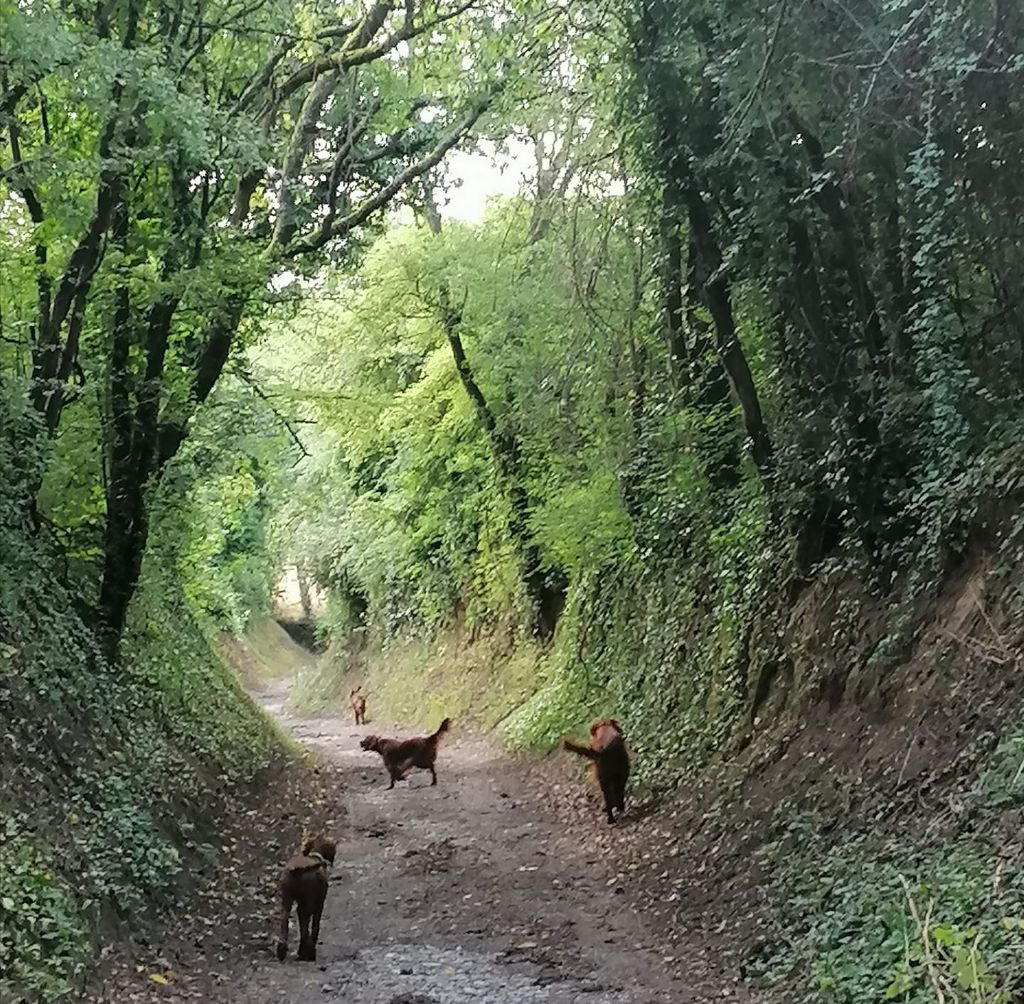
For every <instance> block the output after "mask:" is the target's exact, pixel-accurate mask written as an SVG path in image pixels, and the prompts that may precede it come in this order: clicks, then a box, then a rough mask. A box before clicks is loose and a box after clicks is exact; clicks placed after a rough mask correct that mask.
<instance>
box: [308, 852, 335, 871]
mask: <svg viewBox="0 0 1024 1004" xmlns="http://www.w3.org/2000/svg"><path fill="white" fill-rule="evenodd" d="M306 857H307V858H313V859H314V860H315V861H319V862H320V864H322V865H326V866H327V867H328V868H330V867H331V863H330V861H328V860H327V858H325V857H324V856H323V855H322V854H321V853H320V852H319V851H310V852H309V853H308V854H307V855H306Z"/></svg>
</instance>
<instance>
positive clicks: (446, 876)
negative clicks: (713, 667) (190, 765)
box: [86, 686, 744, 1004]
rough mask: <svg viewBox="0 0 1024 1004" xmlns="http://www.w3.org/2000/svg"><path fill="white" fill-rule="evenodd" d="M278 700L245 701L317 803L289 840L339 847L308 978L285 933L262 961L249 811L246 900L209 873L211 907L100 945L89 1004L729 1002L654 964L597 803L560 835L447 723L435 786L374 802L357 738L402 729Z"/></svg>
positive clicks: (237, 840)
mask: <svg viewBox="0 0 1024 1004" xmlns="http://www.w3.org/2000/svg"><path fill="white" fill-rule="evenodd" d="M286 697H287V688H286V687H285V686H275V687H273V688H271V689H270V690H269V691H268V692H266V693H264V694H262V695H257V700H259V701H260V703H261V704H262V705H263V707H264V708H265V709H266V710H267V711H268V712H269V713H270V714H272V715H273V716H275V717H276V718H277V719H278V721H279V722H280V723H281V725H282V726H283V728H284V729H285V730H286V731H287V732H288V733H289V734H290V735H291V736H292V737H293V738H294V739H296V740H297V741H298V742H300V743H302V744H303V745H305V746H306V747H307V748H309V749H310V750H312V751H313V752H314V753H315V754H316V756H317V759H318V761H319V763H320V764H321V776H320V791H321V793H322V798H323V804H319V805H316V806H312V805H311V806H308V816H307V817H306V819H304V820H299V819H297V818H293V819H292V820H291V823H290V825H291V827H292V829H295V828H296V827H297V826H298V825H299V824H300V823H303V824H304V823H306V822H307V821H308V820H311V819H321V820H322V819H330V820H332V822H333V825H332V827H331V829H332V832H333V833H334V834H335V835H336V836H337V838H338V841H339V843H338V855H337V860H336V863H335V867H334V871H333V877H332V881H331V890H330V893H329V895H328V899H327V905H326V909H325V913H324V920H323V926H322V929H321V939H320V945H319V956H318V960H317V962H316V963H300V962H298V961H296V959H295V958H294V952H295V948H296V944H297V931H296V922H295V919H294V917H293V919H292V938H291V942H290V946H289V947H290V952H289V957H288V959H287V961H286V962H284V963H283V964H282V963H279V962H278V961H277V960H276V959H275V958H274V957H273V952H272V946H273V933H272V932H273V927H274V924H273V905H272V897H271V894H272V891H273V885H274V881H275V878H276V874H277V869H278V868H279V867H280V863H281V860H283V858H284V857H286V856H287V853H288V851H289V850H290V848H285V847H283V846H261V844H260V842H261V841H267V840H268V836H267V833H270V832H272V831H270V830H266V831H263V832H262V834H261V831H259V829H258V828H259V826H261V825H265V824H266V821H267V820H275V821H276V820H278V819H284V818H287V817H289V816H291V815H292V814H291V813H289V812H287V811H285V809H286V807H285V806H284V805H282V804H275V803H273V801H272V800H271V801H269V802H264V803H263V804H260V805H258V806H256V807H255V808H253V809H249V810H248V813H247V815H248V818H249V820H250V821H251V827H252V829H250V826H249V825H247V824H244V823H243V825H242V826H241V827H240V828H239V830H238V832H237V833H236V834H235V835H234V836H232V837H229V838H226V839H228V840H230V842H231V843H232V846H234V847H237V850H236V851H234V852H233V853H234V854H235V858H236V863H239V864H240V867H239V869H238V870H239V872H240V873H242V872H245V873H246V874H248V876H249V878H248V882H249V888H248V890H245V889H242V890H239V892H238V893H237V895H236V894H235V893H233V892H232V891H231V889H230V886H231V883H232V882H234V881H235V880H234V879H233V878H232V877H231V870H230V869H231V867H233V866H232V865H230V864H229V865H227V866H221V867H223V872H222V873H223V874H224V876H225V880H226V881H225V882H223V883H220V885H221V886H222V887H223V886H225V885H226V886H228V889H227V891H226V892H224V891H223V889H222V891H221V893H220V894H219V895H220V897H221V898H220V900H219V901H217V900H216V896H215V897H214V898H204V897H203V896H199V897H197V899H196V901H194V902H193V903H192V904H191V905H188V906H187V907H185V908H183V910H182V911H181V914H180V915H179V917H178V919H177V920H178V929H177V930H176V931H175V930H174V925H175V919H174V918H172V920H171V922H170V924H169V927H170V928H171V929H170V930H168V931H165V932H164V933H163V934H161V935H160V940H159V943H157V940H156V939H153V940H150V939H136V943H133V944H122V945H117V946H112V947H111V948H110V949H109V952H108V955H109V957H108V961H107V965H106V973H105V975H99V976H98V977H97V978H96V979H94V981H93V983H92V988H91V990H90V992H89V994H88V995H87V998H86V999H87V1000H90V1001H93V1002H104V1004H106V1002H114V1001H117V1002H119V1004H123V1002H127V1001H135V1002H140V1001H143V1002H150V1001H154V1002H155V1001H164V1002H166V1001H186V1000H189V1001H192V1000H202V1001H216V1002H222V1004H236V1002H237V1004H242V1002H246V1004H262V1002H266V1004H270V1002H276V1001H290V1002H295V1004H303V1002H312V1001H325V1000H326V1001H346V1002H347V1001H351V1002H359V1004H474V1002H481V1004H482V1002H488V1004H612V1002H617V1004H661V1002H684V1004H685V1002H697V1001H708V1000H710V999H715V1000H722V999H733V1000H736V999H739V998H741V997H743V996H744V994H743V991H742V988H741V987H738V986H727V987H725V988H724V989H723V987H722V985H721V984H719V985H718V986H717V987H716V988H715V991H714V994H713V996H711V995H709V994H708V988H707V985H706V984H705V985H703V986H702V987H701V988H700V989H698V986H699V985H700V984H701V982H702V981H701V980H700V978H699V975H698V970H699V969H700V968H701V965H700V963H699V962H698V960H697V959H696V958H695V960H694V963H695V964H694V966H693V967H688V966H684V967H683V969H682V970H680V967H679V963H680V962H681V961H682V960H681V959H680V958H679V957H678V954H677V955H676V958H675V959H665V958H664V956H665V953H666V952H667V951H669V950H670V949H669V948H668V947H667V944H668V939H667V938H666V937H665V932H664V931H659V930H658V929H657V928H656V927H655V921H654V917H653V914H652V915H651V916H650V917H647V916H645V914H644V913H642V912H638V911H637V910H636V908H635V899H634V897H632V896H630V895H629V890H627V889H624V888H623V886H622V883H623V878H622V876H621V875H617V873H616V871H615V868H614V865H613V863H612V862H610V861H608V860H607V859H606V858H605V857H604V855H603V853H602V851H601V850H600V848H599V846H598V845H597V843H596V840H595V837H596V835H597V833H598V831H599V828H606V827H607V824H606V823H604V821H603V817H602V814H601V812H600V810H599V807H598V805H597V802H596V800H595V803H594V806H593V817H592V818H588V819H587V820H586V821H583V822H581V821H579V820H576V821H574V822H567V820H566V819H564V818H562V817H561V816H560V814H559V811H558V808H557V800H556V799H554V798H552V797H551V796H550V794H549V793H548V792H547V791H546V790H545V787H544V782H543V781H542V780H541V779H540V777H539V775H538V774H537V772H535V771H533V770H532V769H531V768H530V766H529V764H527V763H524V762H521V761H517V760H516V759H514V758H512V757H509V756H508V755H507V754H505V753H503V752H501V751H500V750H499V749H498V748H497V747H496V745H495V744H493V743H491V742H490V741H488V740H487V739H486V738H483V737H480V736H477V735H472V734H467V733H466V732H465V731H463V730H460V729H459V728H458V725H457V724H456V727H455V729H454V730H453V733H452V734H450V735H449V736H448V738H447V740H446V741H445V742H444V744H443V746H442V750H441V754H440V757H439V760H438V778H439V780H438V785H437V786H436V787H432V786H431V785H430V782H429V775H427V774H426V773H425V772H419V771H417V772H414V773H413V775H412V778H411V781H406V782H404V783H402V784H400V785H399V786H398V787H397V788H396V789H395V790H393V791H388V790H387V776H386V773H385V771H384V770H383V767H382V765H381V762H380V758H379V757H378V756H377V755H376V754H371V753H364V752H362V751H361V750H360V749H359V740H360V739H361V737H362V736H364V735H366V734H368V733H370V732H379V733H383V734H395V735H402V734H409V731H410V730H409V729H408V728H403V727H400V726H397V725H391V724H385V723H383V722H380V721H377V720H373V719H372V706H371V709H370V710H371V721H370V723H369V724H368V725H366V726H362V727H356V726H354V725H353V724H352V722H351V719H350V718H342V717H322V718H296V717H294V716H291V715H290V714H288V713H287V712H286V711H285V708H284V706H285V700H286ZM304 808H305V807H304ZM267 825H269V824H267ZM277 825H278V826H280V824H277ZM626 825H627V826H628V825H629V824H628V823H627V824H626ZM279 832H280V831H279ZM269 839H270V840H273V837H270V838H269ZM259 857H263V858H266V860H258V858H259ZM246 865H248V869H246V867H245V866H246ZM213 884H214V886H215V887H216V886H217V885H218V879H217V877H216V874H215V878H214V883H213ZM631 901H633V902H632V903H631ZM204 913H205V916H204ZM186 914H187V916H186ZM214 916H217V917H218V918H219V919H218V920H217V921H216V922H214V920H213V917H214ZM224 917H226V918H227V921H226V923H225V922H223V918H224ZM140 946H141V947H140ZM669 961H674V962H675V965H674V966H669V965H667V964H666V963H667V962H669ZM161 966H166V967H167V968H168V970H171V971H172V977H171V979H170V981H169V982H168V983H166V984H164V983H162V982H153V981H152V977H150V976H148V975H147V974H148V973H149V972H150V970H152V969H153V968H154V967H155V968H156V971H157V972H159V971H160V967H161Z"/></svg>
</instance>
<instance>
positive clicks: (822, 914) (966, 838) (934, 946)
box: [754, 730, 1024, 1004]
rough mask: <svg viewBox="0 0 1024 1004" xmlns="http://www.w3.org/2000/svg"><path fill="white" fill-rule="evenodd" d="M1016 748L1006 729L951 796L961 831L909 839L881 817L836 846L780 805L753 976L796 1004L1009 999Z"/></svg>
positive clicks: (1023, 737) (1016, 973)
mask: <svg viewBox="0 0 1024 1004" xmlns="http://www.w3.org/2000/svg"><path fill="white" fill-rule="evenodd" d="M1022 751H1024V734H1022V733H1021V732H1020V731H1019V730H1018V731H1012V732H1010V733H1009V734H1008V735H1007V736H1006V737H1005V738H1004V740H1003V741H1002V742H1001V743H1000V744H999V746H998V747H997V749H996V750H995V752H994V753H993V755H992V756H991V758H990V760H989V762H988V763H987V764H986V765H985V766H984V767H983V769H981V770H980V771H979V773H978V775H977V777H976V779H975V780H974V782H973V783H972V784H971V785H970V787H969V789H968V790H966V791H964V792H963V793H961V794H960V795H958V796H956V803H957V805H956V813H955V816H956V817H957V818H960V819H962V820H963V822H962V823H961V824H960V825H959V826H957V825H953V826H950V825H948V823H947V825H944V826H942V827H938V826H933V827H926V828H925V829H924V832H923V833H914V834H911V833H906V832H899V831H898V830H896V828H894V827H886V826H885V824H884V823H883V822H881V821H879V822H878V823H877V824H876V826H875V827H874V828H872V829H869V830H852V831H848V832H847V833H845V834H844V835H842V836H840V837H839V839H834V837H829V836H826V835H825V834H824V833H823V832H822V829H821V823H822V820H821V819H819V818H816V816H815V815H814V814H813V813H802V814H791V815H788V816H787V815H786V810H780V812H779V816H780V820H781V822H782V825H781V827H780V836H779V839H778V840H777V841H776V842H774V843H772V844H768V845H765V846H764V847H762V848H761V849H760V850H759V852H758V856H759V858H760V859H761V863H762V864H763V865H764V866H766V869H767V870H768V871H769V872H770V873H771V874H772V875H773V879H772V898H773V900H774V901H775V902H777V903H779V904H781V911H780V913H779V914H778V915H777V916H776V929H777V937H776V939H775V943H774V944H773V946H772V950H771V952H770V954H768V955H766V956H765V957H764V958H763V959H762V960H761V962H759V963H757V964H756V965H755V966H754V971H755V973H756V974H757V975H758V976H759V977H760V978H761V979H762V980H764V982H766V983H767V984H768V985H770V986H772V987H774V988H775V989H776V990H778V991H781V992H782V993H783V994H784V996H785V997H786V998H787V999H791V1000H794V1001H797V1000H799V1001H808V1000H818V1001H824V1002H829V1004H863V1002H865V1001H883V1000H892V1001H902V1002H905V1004H932V1002H935V1001H944V1002H946V1004H1011V1002H1013V1001H1018V1000H1021V999H1022V995H1024V864H1022V861H1021V858H1020V845H1019V842H1018V841H1017V840H1016V839H1015V834H1016V831H1017V829H1018V827H1019V823H1018V822H1016V820H1017V819H1018V816H1017V815H1016V813H1018V812H1019V810H1020V808H1021V807H1022V806H1024V781H1022V777H1024V755H1022ZM1008 813H1009V815H1007V814H1008ZM933 822H937V820H934V821H933ZM940 831H941V835H937V834H938V833H939V832H940ZM1008 838H1009V839H1008Z"/></svg>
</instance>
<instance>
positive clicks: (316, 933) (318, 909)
mask: <svg viewBox="0 0 1024 1004" xmlns="http://www.w3.org/2000/svg"><path fill="white" fill-rule="evenodd" d="M325 899H327V878H326V876H325V877H324V887H323V889H322V890H321V891H320V892H319V893H318V894H317V897H316V903H315V904H314V905H313V923H312V930H311V931H310V941H311V943H312V945H313V958H314V960H315V959H316V946H317V944H318V943H319V941H320V918H321V917H322V916H323V912H324V900H325Z"/></svg>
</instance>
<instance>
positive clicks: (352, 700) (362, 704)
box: [348, 687, 366, 725]
mask: <svg viewBox="0 0 1024 1004" xmlns="http://www.w3.org/2000/svg"><path fill="white" fill-rule="evenodd" d="M362 689H363V688H362V687H356V689H355V690H353V691H352V693H350V694H349V695H348V703H349V704H351V705H352V713H353V714H354V715H355V716H356V725H365V724H366V698H365V697H363V695H362V694H360V693H359V691H360V690H362Z"/></svg>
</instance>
